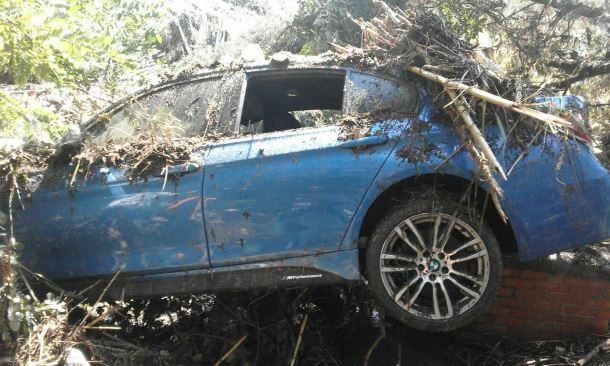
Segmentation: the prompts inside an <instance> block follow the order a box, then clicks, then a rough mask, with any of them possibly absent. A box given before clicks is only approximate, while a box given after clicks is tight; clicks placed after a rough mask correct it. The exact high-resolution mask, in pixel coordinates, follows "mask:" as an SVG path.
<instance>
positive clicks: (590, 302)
mask: <svg viewBox="0 0 610 366" xmlns="http://www.w3.org/2000/svg"><path fill="white" fill-rule="evenodd" d="M581 302H582V305H587V306H597V307H598V308H599V309H600V310H603V309H608V310H610V299H595V298H582V299H581Z"/></svg>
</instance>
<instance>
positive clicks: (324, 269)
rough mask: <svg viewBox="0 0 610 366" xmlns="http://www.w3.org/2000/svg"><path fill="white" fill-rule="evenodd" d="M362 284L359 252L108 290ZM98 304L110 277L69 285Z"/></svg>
mask: <svg viewBox="0 0 610 366" xmlns="http://www.w3.org/2000/svg"><path fill="white" fill-rule="evenodd" d="M359 279H360V272H359V265H358V250H345V251H338V252H331V253H323V254H316V255H309V256H303V257H295V258H287V259H282V260H277V261H268V262H261V263H252V264H240V265H234V266H227V267H219V268H214V269H209V268H206V269H197V270H189V271H182V272H172V273H162V274H145V275H142V274H139V275H134V274H132V275H130V274H125V275H123V276H121V277H119V278H118V279H117V280H116V281H115V283H114V284H113V285H112V286H111V287H110V288H109V289H108V291H107V293H106V296H105V300H123V299H130V298H148V297H162V296H170V295H188V294H195V293H200V292H205V291H235V290H250V289H256V288H272V289H273V288H288V287H306V286H316V285H331V284H339V283H345V282H356V281H359ZM96 281H98V283H97V284H96V285H94V286H92V287H91V288H90V289H89V290H88V291H87V292H86V294H85V296H87V297H89V299H95V298H96V296H97V295H99V294H100V293H101V291H102V290H104V288H105V287H106V286H107V284H108V282H109V279H108V278H89V279H81V280H77V281H70V282H63V283H60V286H63V288H66V289H70V290H73V289H83V288H86V287H87V286H90V285H91V284H92V283H95V282H96Z"/></svg>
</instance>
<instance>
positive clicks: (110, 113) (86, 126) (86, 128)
mask: <svg viewBox="0 0 610 366" xmlns="http://www.w3.org/2000/svg"><path fill="white" fill-rule="evenodd" d="M223 75H224V73H222V72H218V71H214V72H210V73H205V74H200V75H197V76H195V77H191V78H187V79H181V80H169V81H166V82H163V83H161V84H157V85H155V86H152V87H147V88H143V89H140V90H138V91H136V92H134V93H132V94H129V95H127V96H125V97H123V98H121V99H119V100H117V101H116V102H114V103H112V104H110V105H109V106H107V107H106V108H104V109H102V110H101V111H99V112H97V113H95V114H94V115H93V116H92V117H91V118H89V119H88V120H87V121H85V122H84V123H83V124H82V125H81V130H82V131H83V139H85V138H87V137H90V136H91V135H90V131H91V130H92V129H94V127H95V126H96V125H97V124H98V123H102V119H100V116H102V115H107V116H106V117H107V118H113V117H114V116H116V115H117V114H118V113H121V112H122V111H123V110H124V109H125V108H126V103H128V102H129V101H131V100H137V101H139V100H141V99H143V98H146V97H148V96H150V95H153V94H155V93H160V92H163V91H165V90H167V89H169V88H174V87H178V86H182V85H186V84H195V83H201V82H205V81H211V80H215V79H222V77H223ZM242 88H243V86H242Z"/></svg>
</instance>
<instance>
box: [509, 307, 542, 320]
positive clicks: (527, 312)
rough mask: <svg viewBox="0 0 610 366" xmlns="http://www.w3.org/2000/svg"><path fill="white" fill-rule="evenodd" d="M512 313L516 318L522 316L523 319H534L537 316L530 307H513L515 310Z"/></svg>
mask: <svg viewBox="0 0 610 366" xmlns="http://www.w3.org/2000/svg"><path fill="white" fill-rule="evenodd" d="M510 315H511V316H514V317H515V318H522V319H532V318H535V317H536V316H535V312H534V311H532V309H529V308H523V309H513V311H511V313H510Z"/></svg>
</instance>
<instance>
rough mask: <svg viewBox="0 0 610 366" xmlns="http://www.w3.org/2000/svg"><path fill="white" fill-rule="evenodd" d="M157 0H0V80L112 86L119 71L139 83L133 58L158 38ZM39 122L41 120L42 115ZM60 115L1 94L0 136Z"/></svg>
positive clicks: (53, 124)
mask: <svg viewBox="0 0 610 366" xmlns="http://www.w3.org/2000/svg"><path fill="white" fill-rule="evenodd" d="M162 4H163V3H162V2H161V0H152V1H151V0H100V1H94V0H3V1H0V83H3V84H13V85H18V86H23V85H25V84H28V83H45V82H52V83H55V84H56V85H58V86H60V87H69V88H73V89H79V90H83V89H85V90H86V89H88V88H89V86H90V85H92V84H94V83H95V84H97V85H101V86H102V88H107V87H110V88H115V87H116V85H117V83H118V82H117V78H120V80H123V81H125V80H129V81H130V82H132V83H134V84H135V83H138V81H140V80H142V78H143V76H142V74H139V73H137V71H136V70H137V69H138V66H140V67H141V65H139V64H138V62H141V61H142V60H149V61H148V62H149V63H151V64H153V65H154V60H153V59H152V54H153V53H154V51H155V47H156V46H157V45H158V44H159V43H161V41H162V37H161V34H160V31H161V30H162V29H163V23H162V22H161V20H162V19H163V18H164V14H165V8H164V7H163V6H162ZM40 121H43V122H40ZM60 125H61V123H59V117H58V116H57V115H54V114H53V113H52V112H50V111H47V110H42V109H40V108H39V109H37V110H29V109H28V108H26V107H24V104H23V101H21V100H16V99H14V98H10V97H9V96H8V95H7V94H6V93H4V94H2V95H0V135H6V134H7V133H9V134H10V131H13V132H14V130H15V128H17V129H21V128H22V127H16V126H25V128H31V129H34V130H36V129H40V128H42V129H45V130H47V131H46V132H48V133H49V134H50V135H53V136H54V135H56V134H57V133H59V132H60V130H61V126H60Z"/></svg>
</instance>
